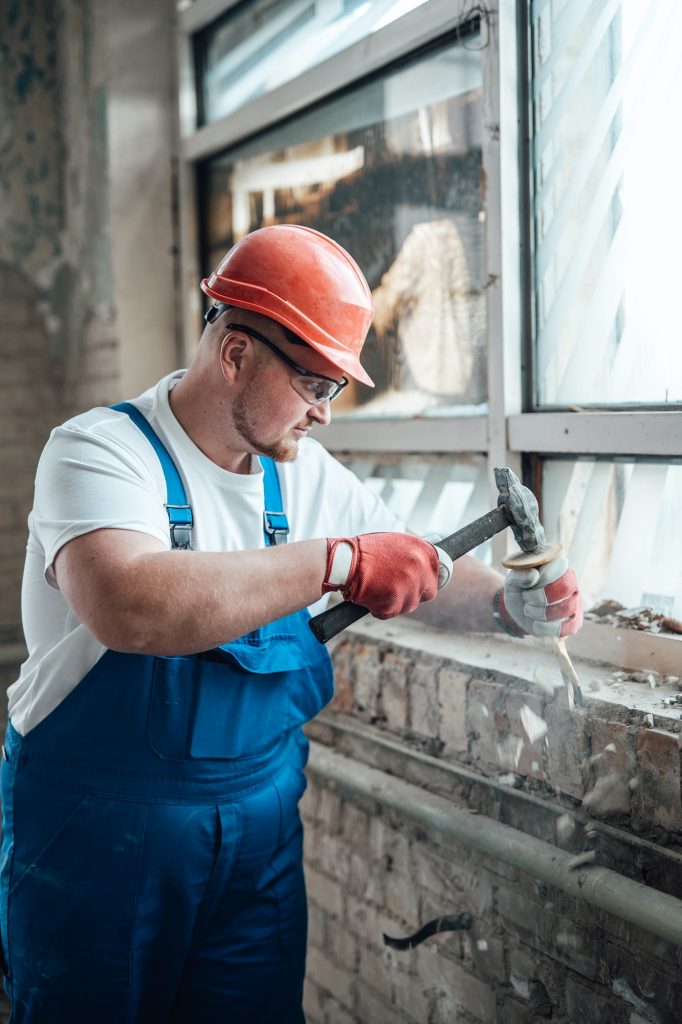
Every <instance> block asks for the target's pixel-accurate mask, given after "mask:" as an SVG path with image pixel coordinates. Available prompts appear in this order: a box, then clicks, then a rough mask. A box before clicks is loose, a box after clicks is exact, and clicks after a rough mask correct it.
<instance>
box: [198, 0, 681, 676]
mask: <svg viewBox="0 0 682 1024" xmlns="http://www.w3.org/2000/svg"><path fill="white" fill-rule="evenodd" d="M238 2H239V0H194V2H193V3H190V4H189V6H186V7H185V8H184V9H183V8H182V6H181V7H180V9H179V12H178V103H179V153H180V159H179V167H178V183H179V197H180V200H179V214H180V236H181V245H180V282H181V287H180V304H181V309H182V324H183V331H182V338H183V340H182V355H183V360H184V361H185V362H186V361H188V359H189V357H190V354H191V352H192V351H193V348H194V345H195V344H196V341H197V339H198V333H199V325H200V322H201V296H200V294H199V289H198V288H197V281H198V279H199V256H198V253H199V244H198V240H199V233H198V215H197V201H196V183H195V182H196V174H197V168H198V166H199V164H200V162H201V161H202V160H204V159H206V158H207V157H210V156H213V155H215V154H217V153H219V152H221V151H223V150H225V149H226V148H228V147H229V146H232V145H236V144H237V143H239V142H242V141H245V140H246V139H247V138H248V137H250V136H253V135H254V134H256V133H258V132H260V131H262V130H264V129H266V128H268V127H272V126H273V125H274V124H276V123H278V122H280V121H282V120H284V119H286V118H289V117H292V116H293V115H295V114H296V113H299V112H301V111H303V110H304V109H305V108H306V107H309V106H310V105H311V104H313V103H315V102H319V101H321V100H324V99H328V98H331V97H332V96H333V95H334V94H335V93H338V92H339V91H340V90H342V89H346V88H348V87H349V86H350V85H353V84H354V83H356V82H357V81H358V80H361V79H363V78H365V77H366V76H367V75H370V74H372V73H375V72H377V71H380V70H381V69H383V68H386V69H388V68H389V67H390V66H391V65H395V64H396V63H397V62H399V61H401V60H403V59H405V58H406V57H408V56H410V55H411V54H413V53H415V52H416V51H419V50H420V49H423V48H425V47H427V46H429V45H432V44H434V43H436V42H437V41H439V40H440V39H444V40H445V39H446V38H447V37H448V35H450V36H451V37H452V36H453V35H454V34H455V33H456V32H457V30H458V29H460V28H461V27H462V26H463V25H465V24H467V23H469V22H470V21H471V19H472V13H478V14H479V15H480V16H481V19H482V21H485V27H484V31H486V32H487V43H486V45H485V46H484V48H483V49H482V51H481V55H482V64H483V120H484V141H483V153H482V161H483V181H484V188H485V197H484V201H485V209H486V221H485V258H486V272H487V284H486V286H485V290H486V309H487V320H488V336H487V354H486V376H487V389H488V398H487V403H488V404H487V412H486V413H485V414H484V415H474V416H472V415H466V414H463V415H456V414H453V415H448V416H440V415H439V416H423V417H417V418H404V419H400V418H395V419H394V418H389V417H386V418H376V417H372V418H371V420H370V419H363V418H359V417H358V418H356V417H355V416H353V417H352V418H349V419H348V420H344V419H339V420H335V421H333V422H332V423H331V424H330V425H329V426H327V427H325V428H324V434H323V435H320V437H321V439H322V440H323V442H324V444H325V447H327V448H328V449H329V450H330V451H332V452H337V453H338V452H353V453H358V455H362V453H364V452H369V451H373V452H386V453H392V454H395V453H400V452H404V453H408V452H409V453H411V454H418V453H420V452H423V453H444V452H447V453H457V452H470V453H480V454H482V455H483V456H484V457H485V459H486V462H487V470H488V481H489V493H490V501H491V507H493V506H494V505H495V504H496V502H497V491H496V488H495V483H494V475H493V468H494V467H495V466H501V465H506V466H510V467H511V468H512V469H513V470H514V471H515V472H517V473H518V474H519V475H521V474H522V472H523V469H524V466H525V468H526V469H528V466H529V464H530V461H531V460H532V459H533V458H534V457H540V458H542V457H543V456H551V455H569V454H572V455H575V456H576V457H580V456H583V455H597V456H602V457H604V456H612V457H614V458H616V459H619V458H623V457H661V458H666V459H668V460H670V459H673V458H674V459H677V458H679V457H680V455H682V409H680V410H677V411H676V410H670V411H660V410H655V411H652V410H650V409H646V408H641V407H636V408H635V409H628V411H624V409H622V408H621V409H619V408H613V409H609V411H603V412H602V411H596V410H594V409H592V408H590V409H586V410H584V411H583V410H579V409H576V410H575V411H572V410H569V409H550V410H547V409H537V410H536V409H535V407H534V393H533V392H534V388H533V370H534V365H533V364H534V352H533V290H532V289H533V279H532V231H533V228H532V215H531V173H530V145H531V135H530V132H531V124H532V120H531V116H530V44H529V39H530V14H529V11H528V5H527V4H522V3H518V2H517V0H499V2H498V4H496V5H495V6H494V7H491V8H487V7H486V6H484V5H480V6H478V7H477V8H476V10H475V11H472V5H471V2H470V0H454V2H453V0H429V2H427V3H425V4H423V5H422V6H421V7H418V8H417V9H416V10H414V11H412V12H410V13H409V14H405V15H403V16H402V17H399V18H397V19H396V20H395V21H393V22H392V23H390V24H389V25H387V26H385V27H384V28H382V29H380V30H378V31H376V32H375V33H373V34H372V35H371V36H369V37H366V38H363V39H361V40H359V41H358V42H356V43H354V44H352V45H351V46H349V47H347V48H346V49H344V50H342V51H341V52H339V53H337V54H335V55H334V56H333V57H331V58H329V59H328V60H326V61H324V62H323V63H321V64H319V65H317V66H315V67H313V68H311V69H309V70H307V71H305V72H304V73H303V74H301V75H299V76H298V77H296V78H294V79H292V80H291V81H289V82H287V83H285V84H284V85H282V86H280V87H278V88H276V89H274V90H272V91H270V92H268V93H266V94H264V95H262V96H259V97H257V98H256V99H254V100H253V101H251V102H249V103H248V104H246V105H245V106H243V107H241V108H240V109H239V110H237V111H235V112H234V113H232V114H230V115H228V116H227V117H224V118H222V119H220V120H218V121H215V122H213V123H210V124H206V125H203V126H201V127H199V128H197V127H196V125H197V99H196V97H197V91H196V83H195V80H194V67H193V37H194V35H195V34H196V33H197V32H199V31H200V30H201V29H203V28H205V27H206V26H207V25H208V24H210V23H211V22H212V21H213V20H215V19H216V18H218V17H219V16H221V15H223V14H225V13H226V12H227V11H228V10H230V9H231V8H233V7H235V6H236V4H237V3H238ZM349 68H352V69H353V72H352V74H349V72H348V69H349ZM503 224H504V232H503V231H502V225H503ZM368 422H371V424H372V428H371V430H367V423H368ZM507 532H508V531H507ZM509 543H510V542H509V540H508V538H507V537H506V536H505V535H498V536H497V537H495V538H493V550H492V554H493V564H495V565H497V566H499V564H500V563H501V560H502V558H504V556H505V554H506V553H507V549H508V544H509ZM616 632H619V633H621V634H622V633H625V632H626V631H625V630H619V631H616V630H613V629H612V628H611V627H608V626H600V625H597V624H594V623H588V624H586V627H585V629H584V630H583V631H582V634H581V635H583V634H584V639H583V640H581V639H580V636H581V635H579V636H578V637H576V638H575V640H574V650H575V651H576V653H578V654H580V653H583V652H584V653H585V655H586V656H592V657H594V656H595V655H594V652H595V651H597V650H598V651H599V652H600V653H599V657H600V658H601V659H602V660H613V661H614V662H615V663H624V662H623V655H622V652H623V651H624V649H625V647H627V649H628V651H630V650H632V651H634V652H635V653H634V654H627V655H626V659H627V658H629V659H630V661H628V662H627V663H628V664H631V663H632V660H633V658H634V659H635V660H637V659H640V660H641V658H643V657H646V658H648V659H649V660H648V662H646V663H647V664H652V656H651V650H652V648H654V647H655V648H658V650H659V651H660V652H661V659H662V663H665V664H666V665H667V664H668V663H669V662H670V661H671V659H672V657H673V655H672V654H671V651H675V652H677V651H679V647H677V644H679V643H680V640H678V639H676V638H671V637H669V636H665V637H659V636H653V635H650V634H639V635H638V636H634V637H631V638H630V639H629V640H628V642H627V644H623V642H622V638H621V640H618V642H617V638H616V639H614V636H613V634H615V633H616ZM630 632H632V631H630ZM607 634H610V638H609V636H607ZM595 638H596V639H595ZM676 656H678V657H679V655H676ZM654 660H655V659H654ZM632 667H637V666H636V665H632Z"/></svg>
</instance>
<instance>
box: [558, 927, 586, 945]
mask: <svg viewBox="0 0 682 1024" xmlns="http://www.w3.org/2000/svg"><path fill="white" fill-rule="evenodd" d="M556 944H557V946H558V947H559V948H560V949H562V948H563V949H580V946H581V945H582V943H581V941H580V936H579V935H578V934H577V933H576V932H566V931H561V932H557V933H556Z"/></svg>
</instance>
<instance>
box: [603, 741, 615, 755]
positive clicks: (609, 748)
mask: <svg viewBox="0 0 682 1024" xmlns="http://www.w3.org/2000/svg"><path fill="white" fill-rule="evenodd" d="M604 753H605V754H615V753H616V744H615V743H607V744H606V746H605V747H604Z"/></svg>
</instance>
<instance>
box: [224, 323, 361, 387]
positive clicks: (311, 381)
mask: <svg viewBox="0 0 682 1024" xmlns="http://www.w3.org/2000/svg"><path fill="white" fill-rule="evenodd" d="M227 329H228V330H229V331H243V332H244V334H248V336H249V337H250V338H255V340H256V341H260V343H261V344H262V345H266V346H267V347H268V348H269V349H270V351H271V352H274V353H275V355H276V356H277V357H278V358H279V359H281V360H282V362H283V363H286V364H287V366H290V367H291V369H292V370H295V371H296V374H297V376H296V377H292V378H291V381H290V383H291V386H292V388H293V389H294V391H295V392H296V393H297V394H298V395H300V396H301V398H303V399H304V400H305V401H306V402H307V403H308V405H320V404H321V403H322V402H331V401H332V399H333V398H336V396H337V395H338V394H339V392H340V391H343V389H344V388H345V386H346V384H347V383H348V381H347V379H346V378H345V377H342V378H341V380H334V379H333V378H332V377H323V376H322V375H321V374H319V373H311V371H310V370H304V369H303V367H302V366H299V365H298V364H297V363H295V362H294V361H293V359H289V356H286V355H285V354H284V352H282V351H281V350H280V349H278V348H277V346H276V345H273V343H272V342H271V341H270V340H269V339H268V338H266V337H264V336H263V335H262V334H259V333H258V331H254V329H253V327H246V326H245V325H244V324H228V325H227Z"/></svg>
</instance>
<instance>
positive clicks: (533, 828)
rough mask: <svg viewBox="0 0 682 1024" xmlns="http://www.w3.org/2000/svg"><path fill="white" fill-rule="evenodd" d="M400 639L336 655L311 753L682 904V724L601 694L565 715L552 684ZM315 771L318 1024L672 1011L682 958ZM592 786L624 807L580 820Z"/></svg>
mask: <svg viewBox="0 0 682 1024" xmlns="http://www.w3.org/2000/svg"><path fill="white" fill-rule="evenodd" d="M392 632H393V634H394V639H390V640H386V639H370V638H368V636H366V635H362V634H356V635H354V636H353V637H344V639H343V640H341V641H340V642H339V643H337V646H336V649H335V651H334V660H335V665H336V670H337V695H336V699H335V702H334V705H333V706H332V708H331V709H330V710H328V711H327V712H326V713H325V714H324V715H323V716H322V718H321V719H320V720H318V722H317V723H315V724H314V725H313V726H312V728H311V730H310V733H311V736H312V738H313V739H314V740H315V741H316V742H317V743H322V744H325V745H326V746H332V747H334V748H335V749H336V750H337V751H339V752H340V753H342V754H343V755H345V756H346V757H347V758H350V759H352V760H353V761H355V762H361V763H365V764H367V765H368V766H369V765H371V766H372V767H373V768H377V767H378V768H381V769H382V771H385V772H387V773H388V774H389V775H390V776H392V777H394V778H399V779H408V780H409V781H410V782H412V783H413V784H416V785H417V786H419V787H421V788H422V790H423V791H425V792H432V793H437V794H440V795H441V796H446V797H447V799H448V801H451V802H452V806H453V807H460V808H468V809H469V811H470V812H471V813H479V814H484V815H487V816H488V817H490V818H492V819H494V820H495V821H500V822H503V823H506V824H509V825H512V826H513V827H514V828H516V829H520V830H521V831H522V832H525V833H527V834H528V835H531V836H535V837H536V838H540V839H542V840H544V841H545V842H550V843H554V844H556V845H558V846H560V847H563V848H565V849H568V850H571V851H572V852H574V853H576V854H579V853H582V852H589V851H593V855H594V858H595V860H594V864H595V865H603V866H606V867H610V868H612V869H614V870H616V871H618V872H620V873H622V874H625V875H627V876H629V877H630V878H632V879H634V880H636V881H639V882H645V883H648V884H650V885H654V886H656V887H657V888H659V889H662V890H663V891H666V892H669V893H672V894H673V895H677V896H678V897H679V896H680V895H681V894H682V813H681V812H680V778H679V771H680V748H679V746H678V736H679V732H678V730H679V728H680V723H679V721H672V720H671V719H670V718H667V717H666V718H660V719H655V720H654V725H653V727H651V724H650V720H645V718H644V715H643V714H642V713H639V712H636V711H633V710H628V709H627V708H625V707H622V706H618V705H614V704H606V703H603V702H598V701H592V702H590V703H589V704H588V706H587V707H586V708H584V709H577V710H574V711H571V710H569V708H568V706H566V704H565V703H564V702H563V699H562V694H561V692H560V691H559V692H557V694H556V695H554V694H549V693H547V692H544V691H543V690H542V689H541V688H540V687H538V686H534V685H533V684H532V683H529V681H528V679H527V678H519V677H516V676H513V675H504V674H502V673H500V672H499V670H497V671H495V670H488V671H484V670H482V669H481V667H480V664H479V665H475V666H472V665H470V664H466V663H465V661H463V660H462V659H461V658H458V657H457V655H456V654H453V655H452V656H451V657H448V656H445V655H444V654H443V653H442V651H443V644H442V642H441V644H440V647H441V650H440V651H439V652H437V654H436V655H434V654H433V653H430V652H429V649H428V648H429V642H428V641H429V636H428V631H425V633H424V637H425V639H424V644H423V648H422V649H421V650H419V649H418V647H417V645H415V644H414V643H410V644H406V645H402V644H401V643H400V640H399V637H400V627H399V626H394V627H393V630H392ZM454 646H455V649H456V645H454ZM525 709H529V710H530V711H532V712H533V714H534V715H535V716H536V717H535V718H532V717H529V715H528V711H527V710H525ZM524 722H525V725H524ZM543 722H544V723H545V724H546V728H547V731H546V733H545V734H544V735H543V736H538V735H537V734H538V732H540V731H541V730H542V728H543V727H544V726H543V725H542V724H541V723H543ZM528 729H530V735H529V732H528ZM309 777H310V786H309V790H308V792H307V794H306V796H305V797H304V801H303V814H304V819H305V822H306V871H307V878H308V888H309V903H310V942H309V950H310V953H309V964H308V978H307V983H306V1011H307V1014H308V1019H309V1024H345V1022H346V1021H347V1022H351V1021H353V1022H356V1024H383V1022H389V1021H402V1022H405V1024H407V1022H414V1024H417V1022H418V1024H436V1022H441V1021H443V1022H444V1021H469V1022H472V1024H473V1022H496V1024H516V1022H521V1021H535V1020H542V1019H549V1018H550V1017H551V1019H552V1020H554V1021H558V1022H560V1024H569V1022H570V1024H592V1022H594V1024H597V1022H599V1024H616V1022H627V1024H639V1022H641V1021H651V1022H658V1024H668V1022H672V1021H676V1020H677V1019H678V1018H679V1006H680V1005H682V950H680V949H679V948H678V947H676V946H674V945H672V944H667V943H665V942H663V941H662V940H658V939H656V938H654V937H653V936H651V935H649V934H648V933H647V932H645V931H643V930H642V929H639V928H637V927H636V926H635V925H633V924H629V923H627V922H625V921H622V920H620V919H618V918H615V917H612V916H610V915H608V914H606V913H604V912H603V911H601V910H599V909H597V908H595V907H593V906H591V905H590V904H588V903H587V902H585V901H583V900H581V899H576V898H574V897H571V896H568V895H567V894H565V893H563V892H561V891H559V890H558V889H553V888H552V887H551V886H549V885H547V884H545V883H544V882H541V881H539V880H537V879H535V878H533V877H531V876H529V875H527V874H525V873H524V872H519V871H517V870H516V869H515V868H511V867H509V866H508V865H506V864H504V863H502V862H501V861H497V860H495V859H493V858H492V857H489V856H483V855H481V854H478V853H475V852H473V851H471V850H469V849H468V848H467V847H466V846H464V845H462V844H458V843H457V842H456V841H453V840H452V839H449V838H448V837H447V836H445V835H444V834H442V833H440V832H439V831H438V830H433V829H430V830H427V829H424V828H422V827H420V826H417V825H415V823H414V821H413V819H411V817H410V815H409V814H408V813H405V814H404V815H401V814H397V813H396V812H395V811H388V810H387V809H386V807H385V806H383V805H382V803H381V802H376V801H373V800H371V799H368V798H367V797H366V796H358V794H357V793H356V792H352V791H351V790H349V789H348V788H347V787H346V788H344V787H343V786H342V787H339V786H337V785H335V784H334V783H333V782H331V781H329V780H325V779H323V778H322V777H320V776H318V775H316V774H315V771H314V768H313V769H312V770H311V771H309ZM600 779H601V780H604V779H608V780H609V783H608V785H607V786H605V785H604V783H603V781H602V783H600V786H601V790H602V791H609V790H613V791H615V797H614V798H613V799H612V800H611V801H610V802H609V800H607V799H604V797H603V793H602V798H601V799H597V800H596V801H594V803H593V804H592V805H591V809H590V807H587V808H586V806H585V805H584V804H583V803H582V801H583V799H584V797H585V796H586V794H590V793H594V792H595V791H596V792H597V794H598V795H599V793H600V788H599V786H597V788H596V790H595V784H596V783H598V782H599V780H600ZM614 780H620V781H621V782H622V786H619V785H618V783H617V782H616V781H614ZM633 780H634V781H633ZM628 783H630V785H628ZM587 804H588V805H590V804H591V801H590V799H589V797H588V800H587ZM462 911H466V912H468V913H469V914H470V915H471V918H472V921H473V925H472V928H471V929H470V930H468V931H459V932H451V933H449V934H444V935H442V936H438V937H434V938H431V939H429V940H428V941H426V942H425V943H424V944H422V945H420V946H418V947H417V948H415V949H413V950H411V951H406V952H401V951H396V950H392V949H390V948H388V947H387V946H385V945H384V943H383V940H382V934H383V932H386V933H388V934H390V935H394V936H401V935H403V936H404V935H407V934H410V933H412V932H414V931H416V930H417V928H418V927H420V926H421V925H423V924H424V923H426V922H427V921H429V920H432V919H434V918H436V917H439V916H441V915H443V914H458V913H460V912H462Z"/></svg>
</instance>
